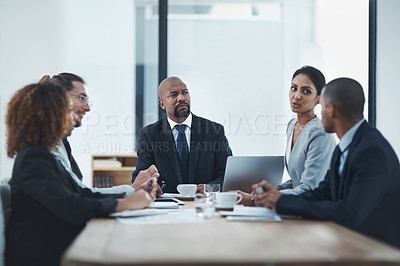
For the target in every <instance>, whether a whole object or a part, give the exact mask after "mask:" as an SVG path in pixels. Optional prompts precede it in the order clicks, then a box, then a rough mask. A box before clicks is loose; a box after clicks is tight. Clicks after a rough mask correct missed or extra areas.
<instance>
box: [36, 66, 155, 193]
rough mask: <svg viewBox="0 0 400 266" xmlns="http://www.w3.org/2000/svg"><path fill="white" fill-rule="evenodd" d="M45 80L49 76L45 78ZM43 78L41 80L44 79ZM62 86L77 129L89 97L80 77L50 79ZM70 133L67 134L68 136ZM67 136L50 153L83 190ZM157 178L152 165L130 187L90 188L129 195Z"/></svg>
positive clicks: (80, 176)
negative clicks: (68, 98) (71, 105)
mask: <svg viewBox="0 0 400 266" xmlns="http://www.w3.org/2000/svg"><path fill="white" fill-rule="evenodd" d="M45 77H47V79H48V78H49V76H45ZM45 77H43V78H42V80H44V79H46V78H45ZM51 79H52V80H57V81H58V82H61V83H63V84H64V88H65V89H66V90H67V92H68V94H69V95H70V97H71V100H72V102H73V107H72V114H73V119H74V127H79V126H81V124H82V122H81V121H82V118H83V116H84V115H85V114H86V113H87V112H89V111H90V106H91V102H90V101H89V96H88V95H87V93H86V90H85V84H86V83H85V81H84V80H83V78H82V77H80V76H78V75H75V74H72V73H60V74H58V75H55V76H53V77H52V78H51ZM72 130H73V128H71V131H70V132H68V133H67V136H70V135H71V133H72ZM67 136H66V137H65V138H64V139H63V142H62V143H60V145H58V146H57V147H56V149H55V150H53V151H52V154H53V155H54V156H55V157H56V159H57V160H58V161H59V163H60V164H61V165H62V166H63V167H64V168H65V170H66V171H67V172H68V173H69V175H70V176H71V178H72V179H74V181H75V182H76V183H77V184H78V185H79V186H80V187H83V188H85V187H86V186H85V185H84V184H83V183H82V177H83V176H82V173H81V171H80V169H79V166H78V164H77V163H76V161H75V159H74V157H73V156H72V152H71V146H70V144H69V142H68V140H67ZM158 177H159V174H158V170H157V168H156V167H155V166H154V165H151V166H149V167H148V168H147V169H146V170H143V171H141V172H140V173H139V178H138V180H137V182H135V183H133V184H131V185H121V186H114V187H110V188H90V190H91V191H92V192H99V193H102V194H118V193H125V194H126V195H131V194H133V193H134V192H135V190H137V189H143V185H144V184H147V183H148V181H149V180H150V179H156V178H158Z"/></svg>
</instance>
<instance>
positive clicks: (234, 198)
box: [215, 192, 242, 208]
mask: <svg viewBox="0 0 400 266" xmlns="http://www.w3.org/2000/svg"><path fill="white" fill-rule="evenodd" d="M215 195H216V198H217V207H220V208H233V206H235V205H236V204H238V203H239V202H240V201H241V200H242V195H240V194H238V193H236V192H217V193H215Z"/></svg>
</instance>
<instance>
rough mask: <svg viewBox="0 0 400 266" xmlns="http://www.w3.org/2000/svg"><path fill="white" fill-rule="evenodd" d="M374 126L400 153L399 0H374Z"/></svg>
mask: <svg viewBox="0 0 400 266" xmlns="http://www.w3.org/2000/svg"><path fill="white" fill-rule="evenodd" d="M377 3H378V4H377V12H378V14H377V15H378V24H377V35H378V37H377V84H376V87H377V89H376V90H377V93H376V94H377V95H376V98H377V106H376V107H377V115H376V117H377V118H376V120H377V128H378V129H379V130H380V131H381V132H382V134H383V135H384V136H385V137H386V138H387V139H388V140H389V142H390V143H391V145H392V146H393V148H394V149H395V151H396V153H397V156H398V157H399V156H400V138H399V137H398V136H399V130H400V125H399V114H398V110H397V108H396V106H398V104H399V97H398V95H399V87H398V84H399V73H400V51H399V50H400V48H399V47H400V46H399V43H400V29H399V26H400V17H399V11H400V1H398V0H378V1H377Z"/></svg>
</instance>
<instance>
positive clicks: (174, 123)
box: [167, 113, 192, 130]
mask: <svg viewBox="0 0 400 266" xmlns="http://www.w3.org/2000/svg"><path fill="white" fill-rule="evenodd" d="M167 119H168V124H169V126H170V127H171V130H172V129H174V127H175V126H176V125H186V126H187V127H188V128H189V129H190V128H191V127H192V113H190V114H189V116H188V117H187V118H186V119H185V121H183V122H182V123H180V124H179V123H176V122H174V121H172V119H170V118H169V117H168V116H167Z"/></svg>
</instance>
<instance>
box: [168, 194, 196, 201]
mask: <svg viewBox="0 0 400 266" xmlns="http://www.w3.org/2000/svg"><path fill="white" fill-rule="evenodd" d="M171 195H172V196H173V197H174V198H176V199H179V200H194V195H193V196H183V195H182V194H171Z"/></svg>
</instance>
